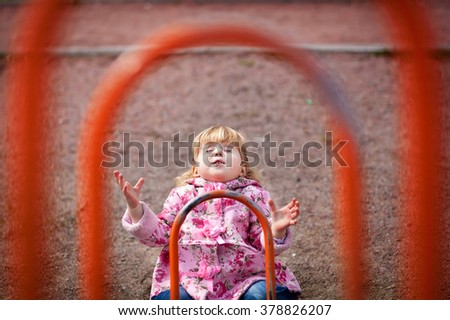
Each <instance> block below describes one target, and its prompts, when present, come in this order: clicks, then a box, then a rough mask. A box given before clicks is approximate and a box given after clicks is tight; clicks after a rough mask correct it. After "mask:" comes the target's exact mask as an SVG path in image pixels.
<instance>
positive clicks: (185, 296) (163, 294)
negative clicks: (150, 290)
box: [151, 286, 194, 300]
mask: <svg viewBox="0 0 450 320" xmlns="http://www.w3.org/2000/svg"><path fill="white" fill-rule="evenodd" d="M151 300H170V290H166V291H163V292H161V293H160V294H158V295H156V296H154V297H152V299H151ZM180 300H194V299H192V297H191V296H190V295H189V293H187V291H186V290H184V288H183V287H182V286H180Z"/></svg>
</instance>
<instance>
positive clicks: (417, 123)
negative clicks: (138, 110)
mask: <svg viewBox="0 0 450 320" xmlns="http://www.w3.org/2000/svg"><path fill="white" fill-rule="evenodd" d="M377 2H378V3H380V4H381V5H383V6H384V8H386V9H387V11H388V13H389V14H390V15H391V16H392V17H393V19H391V20H390V21H391V22H392V24H393V26H394V29H397V28H398V30H399V31H400V32H399V34H400V37H399V39H398V42H399V43H401V44H402V48H401V49H402V50H404V53H405V54H404V55H402V57H401V61H402V66H408V67H410V69H409V71H412V72H411V74H410V77H409V78H407V79H406V81H405V82H407V83H406V87H405V89H404V90H403V92H404V96H407V97H408V98H409V100H408V105H406V104H405V106H404V108H405V109H406V108H407V110H408V112H409V117H408V118H407V119H406V120H405V121H404V123H402V125H405V126H406V128H407V131H408V133H410V136H409V137H408V141H409V145H408V146H407V149H408V151H410V154H411V155H410V156H409V157H407V158H405V164H406V171H407V172H414V173H415V174H414V175H412V174H409V175H407V178H406V181H405V185H407V186H409V187H410V192H411V193H410V194H414V196H415V201H414V202H411V203H410V204H409V205H408V207H407V215H406V221H405V226H407V225H409V226H412V227H408V228H407V227H405V229H404V234H405V237H406V239H407V241H406V242H407V247H406V253H405V258H404V264H405V265H412V266H413V268H412V269H407V270H408V273H407V275H406V278H405V287H406V289H407V290H406V291H407V292H408V296H407V297H406V298H408V297H413V298H421V299H427V298H436V297H440V296H439V294H440V293H439V289H438V288H440V287H441V286H442V282H443V281H442V280H443V275H444V273H445V272H443V266H442V263H443V259H442V256H443V255H442V250H443V249H442V245H441V241H444V237H443V236H442V234H441V229H440V226H439V222H440V221H439V220H440V218H441V217H442V215H443V212H441V211H438V210H439V209H440V208H442V206H440V205H439V198H438V196H439V192H440V188H439V185H438V179H439V176H440V175H441V171H440V170H442V169H440V167H439V165H438V164H437V163H435V161H436V160H437V159H439V157H438V156H436V155H437V154H440V153H441V152H442V145H443V144H442V138H441V136H440V133H439V129H440V128H441V126H440V124H441V123H442V121H443V120H442V119H441V118H440V117H439V101H438V99H437V97H438V96H439V83H440V82H439V81H440V79H439V77H438V74H437V71H436V69H435V68H434V67H433V63H432V61H431V60H432V59H431V57H430V51H429V49H430V47H431V46H432V45H433V43H432V40H430V39H432V32H431V31H430V30H429V28H428V26H429V24H428V23H427V22H426V20H425V13H424V11H423V10H422V9H421V8H418V7H417V5H416V4H415V2H412V1H408V0H397V1H390V0H379V1H377ZM63 3H64V1H58V0H40V1H35V2H33V4H34V5H35V6H34V7H33V6H30V7H27V8H25V9H24V10H25V13H27V14H25V16H27V18H26V19H23V20H21V21H20V24H19V37H18V41H17V42H16V45H15V46H14V47H13V48H12V49H13V51H16V49H20V50H22V51H25V52H26V53H27V59H19V57H18V56H14V57H13V61H12V63H11V65H10V67H9V68H10V70H11V74H12V76H11V79H10V81H8V82H9V83H8V84H9V90H7V91H6V93H7V99H6V100H7V112H6V122H7V123H14V126H11V127H10V128H9V130H10V131H9V132H8V134H7V137H8V141H6V142H7V146H8V148H11V152H8V153H7V154H6V160H5V165H6V166H7V168H8V172H9V173H8V174H7V175H6V178H7V186H8V190H7V192H8V197H7V199H6V208H8V211H9V212H12V213H13V214H14V219H6V220H7V223H8V224H10V228H11V229H13V230H18V228H19V227H18V226H17V224H13V222H11V221H10V220H15V221H20V223H21V227H20V228H21V232H22V234H21V236H19V237H17V236H15V237H13V238H12V241H11V243H12V250H10V251H11V252H12V254H13V257H12V260H13V261H14V263H15V265H14V267H13V268H12V269H13V270H14V272H13V274H12V275H11V277H14V278H17V279H16V281H13V291H14V292H13V293H12V296H13V297H15V298H18V299H22V298H36V297H42V293H41V292H40V291H39V289H40V288H41V287H43V286H45V281H44V280H45V277H46V276H48V275H46V274H45V270H44V271H43V273H41V274H40V275H37V274H36V273H35V272H34V270H35V266H36V265H43V264H45V259H46V258H45V255H46V251H45V250H44V248H43V246H44V242H43V241H42V240H40V239H39V237H38V235H39V234H43V233H48V232H49V230H45V229H44V227H43V224H42V221H43V219H44V215H45V213H46V211H45V210H46V209H45V207H46V205H45V201H46V199H47V198H49V197H50V195H48V194H46V193H45V190H46V188H43V187H42V185H41V183H42V181H45V176H46V172H45V168H40V167H36V164H35V163H34V161H32V159H33V157H34V155H35V154H39V153H45V151H46V150H42V149H41V147H42V146H41V144H40V143H39V141H40V139H44V140H45V139H47V138H51V134H50V131H51V128H48V130H49V131H45V130H43V128H45V125H44V120H45V118H46V117H47V115H48V114H49V113H48V112H50V111H49V110H47V108H46V107H45V105H44V104H43V102H42V100H41V99H42V98H43V97H45V94H44V92H45V88H44V85H43V83H45V81H46V79H47V78H46V77H47V73H48V72H47V71H48V69H47V66H46V64H45V61H46V59H47V58H48V57H49V54H48V52H47V51H46V49H47V48H48V47H49V45H51V43H52V39H53V35H54V32H55V30H59V28H58V24H59V23H60V21H61V19H60V17H61V14H62V12H63V11H62V10H61V8H62V7H63V6H62V4H63ZM23 35H26V36H23ZM284 43H285V42H284V41H282V40H279V39H278V38H276V37H275V36H271V35H269V34H266V33H263V32H260V31H257V30H253V29H251V28H246V27H240V26H234V25H223V26H211V27H205V26H179V27H171V28H168V29H166V30H163V31H161V32H159V33H157V34H156V35H155V36H152V37H149V38H146V39H144V40H143V41H142V42H141V44H142V45H152V46H153V48H152V50H148V51H141V52H130V53H127V54H124V55H123V56H121V57H120V58H119V59H118V60H117V61H116V62H115V63H114V65H113V66H112V68H111V69H110V70H109V71H108V73H107V75H106V77H105V78H104V80H103V81H102V83H101V84H100V85H99V87H98V88H97V90H96V91H95V95H94V97H93V99H92V101H91V106H90V109H89V112H88V115H87V117H86V120H85V122H84V124H83V128H82V130H83V131H82V134H81V136H80V139H81V141H83V143H84V145H83V147H80V151H79V152H80V154H79V159H80V165H79V168H78V199H79V208H78V217H79V232H80V233H79V244H78V248H79V250H80V252H81V254H80V259H81V270H80V271H81V279H82V283H81V287H82V288H83V289H84V293H83V296H82V297H84V298H89V299H98V298H105V297H106V293H105V289H104V287H105V280H104V279H105V278H104V273H105V272H107V268H106V263H105V261H106V258H107V252H108V250H107V249H108V247H109V245H108V242H107V241H106V236H105V229H106V228H107V225H106V223H105V221H107V219H106V217H105V212H104V208H105V203H104V199H103V190H104V188H105V181H104V180H103V171H102V169H101V168H100V167H99V165H100V163H101V160H102V155H101V146H102V144H103V143H104V141H106V140H107V136H108V132H109V130H110V129H111V128H112V127H113V125H114V114H115V113H116V111H118V110H119V109H120V108H121V104H120V103H119V102H121V101H122V100H123V99H124V97H125V93H126V92H127V90H128V89H129V88H130V87H131V85H132V84H134V83H135V82H136V81H137V80H138V79H139V77H140V76H141V75H142V74H143V73H144V72H145V71H146V70H147V69H148V67H149V66H151V65H154V64H155V63H156V62H158V61H159V60H160V59H161V58H163V57H165V56H166V55H169V54H171V53H173V51H174V50H177V49H182V48H188V47H193V46H200V45H209V44H218V45H229V44H240V45H247V46H257V47H260V46H262V47H269V48H271V49H273V50H274V51H276V52H277V53H278V54H279V55H280V56H282V57H284V58H285V59H286V60H287V61H288V62H290V63H291V64H292V65H293V66H294V67H295V68H296V69H297V70H299V71H301V72H303V73H304V74H305V75H306V76H307V77H309V79H310V80H312V82H314V83H315V84H316V85H318V86H319V87H320V88H322V90H323V92H324V95H325V97H326V98H327V99H328V102H329V105H330V110H331V113H332V114H333V115H334V116H335V118H336V119H338V123H339V125H338V128H337V129H336V131H338V135H337V138H338V139H340V140H350V141H351V143H350V144H349V145H347V146H346V148H344V149H345V152H346V154H345V155H344V158H345V160H346V161H347V163H348V164H349V167H348V168H336V170H337V172H336V173H337V174H336V176H335V181H336V183H335V187H336V189H335V190H336V197H335V203H336V204H337V205H338V208H337V210H336V214H337V216H336V217H337V225H338V226H339V228H340V229H341V230H343V231H345V232H341V233H340V234H341V238H340V242H341V243H342V247H343V251H344V256H343V259H342V263H343V265H344V271H345V272H344V275H345V277H344V288H345V289H346V292H345V294H344V297H346V298H362V297H364V294H363V289H362V285H363V284H364V282H365V280H364V258H363V253H362V251H363V250H362V249H363V248H364V244H363V242H362V240H363V237H361V233H362V232H363V223H362V221H361V211H362V210H361V209H362V208H361V194H362V189H361V187H362V183H361V181H360V173H359V168H358V163H359V161H358V154H357V147H356V140H355V132H357V130H356V129H355V126H354V125H353V124H352V121H350V120H349V119H350V118H351V114H349V110H348V108H346V103H345V101H342V95H339V94H336V93H334V92H333V91H335V88H336V87H335V86H334V85H332V83H331V81H330V80H329V78H327V77H326V76H325V75H324V73H322V72H321V71H320V70H318V68H317V66H316V64H315V63H314V60H312V59H311V58H310V56H309V55H307V54H306V53H305V52H302V51H300V50H295V49H293V48H290V47H288V46H286V45H285V44H284ZM22 57H23V56H22ZM405 68H406V67H405ZM37 75H40V77H39V78H37ZM430 105H431V107H430ZM434 106H436V107H434ZM36 110H38V111H36ZM35 137H39V138H35ZM430 137H431V139H434V141H433V142H434V143H430V142H429V139H430ZM32 138H35V139H34V140H31V139H32ZM344 149H342V150H343V151H344ZM424 150H427V152H426V153H427V154H432V155H434V157H433V158H431V159H430V158H427V157H425V156H423V154H422V153H423V151H424ZM18 155H19V156H18ZM50 161H51V159H50ZM19 173H20V176H18V174H19ZM17 177H19V178H17ZM21 179H22V180H26V183H17V182H18V181H21ZM23 195H30V197H29V198H28V199H27V200H26V201H18V199H20V200H22V198H21V197H23ZM19 202H20V203H19ZM30 212H32V213H33V214H30ZM50 236H51V235H49V237H50ZM43 256H44V258H42V257H43Z"/></svg>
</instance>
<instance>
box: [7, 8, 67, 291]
mask: <svg viewBox="0 0 450 320" xmlns="http://www.w3.org/2000/svg"><path fill="white" fill-rule="evenodd" d="M64 8H65V4H64V3H63V1H59V0H39V1H34V2H32V3H31V4H27V5H25V6H24V9H22V10H21V12H20V13H19V15H18V17H19V20H18V21H19V22H20V23H19V25H18V28H17V36H16V38H15V40H14V42H13V43H12V44H11V52H12V53H13V54H12V55H11V62H10V65H9V66H8V68H9V72H7V73H6V74H7V76H8V77H9V78H8V80H7V81H6V84H7V90H6V91H5V92H6V111H5V121H6V126H5V127H6V128H7V131H6V132H5V137H4V150H5V151H6V153H5V168H7V169H8V170H5V173H6V174H5V178H6V179H5V180H6V186H7V187H6V195H7V196H6V201H5V202H6V207H5V208H6V209H3V214H5V221H6V224H7V225H9V227H8V230H9V231H11V233H12V238H11V242H10V246H11V247H10V248H9V249H8V251H9V252H10V253H11V261H12V263H13V266H12V268H11V269H9V270H11V271H10V272H8V273H9V279H10V280H12V281H11V285H12V286H11V288H12V289H11V293H10V296H11V298H13V299H40V298H43V297H45V296H46V292H45V291H46V287H47V286H48V283H49V282H51V278H52V274H51V273H50V272H49V271H48V270H47V269H46V265H48V263H49V261H50V259H51V258H50V257H49V250H48V248H47V246H48V245H49V241H48V240H49V239H51V235H50V234H49V232H50V231H49V230H43V229H44V226H45V223H44V221H45V220H46V219H47V221H48V220H49V216H51V212H49V209H48V208H49V206H50V201H49V198H50V194H49V192H48V190H49V189H51V181H49V177H51V173H49V172H46V171H47V169H48V168H49V167H51V166H50V163H51V162H53V161H54V159H51V158H50V157H49V156H48V154H49V153H48V152H46V151H47V150H46V148H47V147H48V145H49V141H50V140H51V138H52V134H51V133H52V127H50V126H48V124H44V123H45V122H46V119H47V118H48V117H49V115H50V114H51V110H50V108H48V106H47V102H48V101H49V100H50V98H49V96H50V94H49V93H48V92H46V91H47V86H49V82H48V75H49V73H50V72H49V67H48V60H49V59H50V58H51V57H52V54H51V53H50V51H49V50H48V49H50V48H51V46H52V44H53V43H54V42H55V38H56V33H57V31H58V28H55V27H54V26H55V25H57V24H58V23H59V22H60V21H61V18H62V17H63V15H64V13H65V10H63V9H64ZM48 184H50V186H49V185H48ZM5 243H9V242H7V241H5Z"/></svg>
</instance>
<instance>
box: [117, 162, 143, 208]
mask: <svg viewBox="0 0 450 320" xmlns="http://www.w3.org/2000/svg"><path fill="white" fill-rule="evenodd" d="M114 178H116V181H117V184H118V185H119V187H120V190H122V193H123V195H124V196H125V199H126V200H127V204H128V208H130V209H134V208H136V207H137V206H138V205H139V201H140V199H139V194H140V192H141V188H142V185H143V184H144V178H140V179H139V181H138V182H137V183H136V184H135V185H134V186H132V185H131V183H129V182H128V181H127V180H125V178H124V177H123V175H122V174H121V173H120V172H119V171H117V170H116V171H114Z"/></svg>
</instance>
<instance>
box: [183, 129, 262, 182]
mask: <svg viewBox="0 0 450 320" xmlns="http://www.w3.org/2000/svg"><path fill="white" fill-rule="evenodd" d="M211 142H218V143H222V144H234V145H236V147H238V149H239V153H240V154H241V159H242V162H241V166H242V167H243V168H244V176H243V177H244V178H247V179H252V180H256V181H258V182H259V181H260V180H261V174H260V172H259V171H258V170H257V169H256V168H251V167H249V166H248V156H247V150H246V145H245V138H244V136H243V135H242V134H240V133H239V132H237V131H236V130H234V129H232V128H230V127H225V126H212V127H209V128H208V129H205V130H203V131H202V132H200V133H199V134H198V135H197V136H196V137H195V138H194V142H193V146H192V151H193V154H194V159H193V160H195V159H196V158H197V156H198V155H199V153H200V150H201V148H202V146H204V145H205V144H207V143H211ZM194 163H195V162H194ZM195 169H196V167H195V165H193V166H192V168H191V169H189V170H188V171H186V172H184V173H183V174H182V175H180V176H179V177H177V178H176V185H177V186H182V185H185V184H186V180H187V179H190V178H194V177H195V176H196V175H195Z"/></svg>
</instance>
